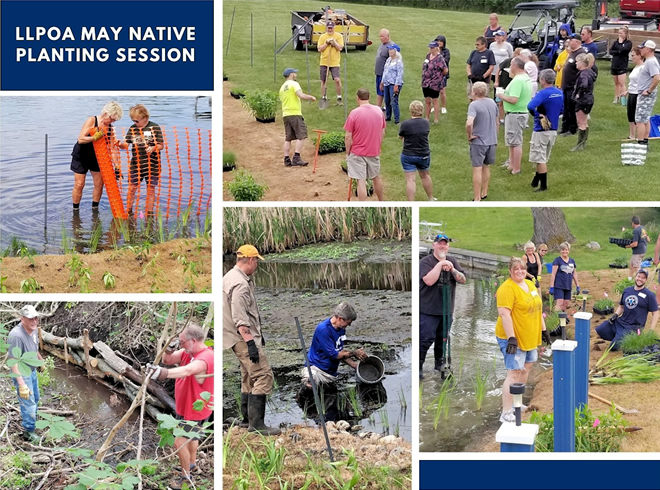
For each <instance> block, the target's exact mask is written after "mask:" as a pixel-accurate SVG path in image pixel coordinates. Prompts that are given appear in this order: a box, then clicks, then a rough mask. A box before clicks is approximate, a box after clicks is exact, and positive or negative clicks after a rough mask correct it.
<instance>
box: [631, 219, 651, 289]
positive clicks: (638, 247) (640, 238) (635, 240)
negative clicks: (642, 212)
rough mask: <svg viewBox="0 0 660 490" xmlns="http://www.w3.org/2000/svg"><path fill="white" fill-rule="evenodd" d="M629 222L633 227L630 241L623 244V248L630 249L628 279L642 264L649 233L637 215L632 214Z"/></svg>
mask: <svg viewBox="0 0 660 490" xmlns="http://www.w3.org/2000/svg"><path fill="white" fill-rule="evenodd" d="M630 223H631V225H632V227H633V237H632V243H631V244H630V245H626V246H625V248H629V249H631V250H632V257H631V258H630V271H629V275H628V279H632V278H633V277H634V275H635V273H636V272H637V270H638V269H639V268H640V267H641V266H642V261H643V260H644V255H646V249H647V247H648V242H649V235H648V234H647V233H646V230H645V229H644V227H643V226H642V224H641V220H640V219H639V216H633V217H632V218H631V219H630Z"/></svg>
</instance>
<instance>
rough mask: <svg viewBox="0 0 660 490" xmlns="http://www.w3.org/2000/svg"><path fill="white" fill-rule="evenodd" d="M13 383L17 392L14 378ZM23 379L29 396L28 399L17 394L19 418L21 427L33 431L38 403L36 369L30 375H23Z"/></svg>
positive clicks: (16, 382) (16, 383)
mask: <svg viewBox="0 0 660 490" xmlns="http://www.w3.org/2000/svg"><path fill="white" fill-rule="evenodd" d="M12 379H13V380H14V385H15V386H16V393H17V394H18V381H17V380H16V378H12ZM23 381H25V384H26V385H27V387H28V388H30V391H31V393H30V398H29V399H28V400H26V399H24V398H21V396H20V395H19V396H18V403H19V406H20V408H21V419H22V420H23V428H24V429H25V430H26V431H28V432H34V429H35V428H36V427H35V424H36V422H37V405H38V404H39V382H38V381H37V370H36V369H35V370H34V371H32V374H31V375H30V376H23Z"/></svg>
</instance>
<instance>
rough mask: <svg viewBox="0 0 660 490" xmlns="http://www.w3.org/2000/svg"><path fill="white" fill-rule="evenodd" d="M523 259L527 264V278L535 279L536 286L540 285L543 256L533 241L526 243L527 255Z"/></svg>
mask: <svg viewBox="0 0 660 490" xmlns="http://www.w3.org/2000/svg"><path fill="white" fill-rule="evenodd" d="M522 259H523V260H524V261H525V264H526V265H527V279H529V280H534V282H535V286H536V287H537V288H538V287H539V279H541V257H539V254H537V253H536V247H535V246H534V244H533V243H532V242H527V243H525V255H523V257H522Z"/></svg>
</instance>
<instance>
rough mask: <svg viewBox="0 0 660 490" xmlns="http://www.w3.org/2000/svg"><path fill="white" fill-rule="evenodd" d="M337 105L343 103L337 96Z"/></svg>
mask: <svg viewBox="0 0 660 490" xmlns="http://www.w3.org/2000/svg"><path fill="white" fill-rule="evenodd" d="M337 105H344V103H343V102H342V100H341V97H337Z"/></svg>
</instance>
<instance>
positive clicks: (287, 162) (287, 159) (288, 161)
mask: <svg viewBox="0 0 660 490" xmlns="http://www.w3.org/2000/svg"><path fill="white" fill-rule="evenodd" d="M284 166H285V167H290V166H291V157H284Z"/></svg>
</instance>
